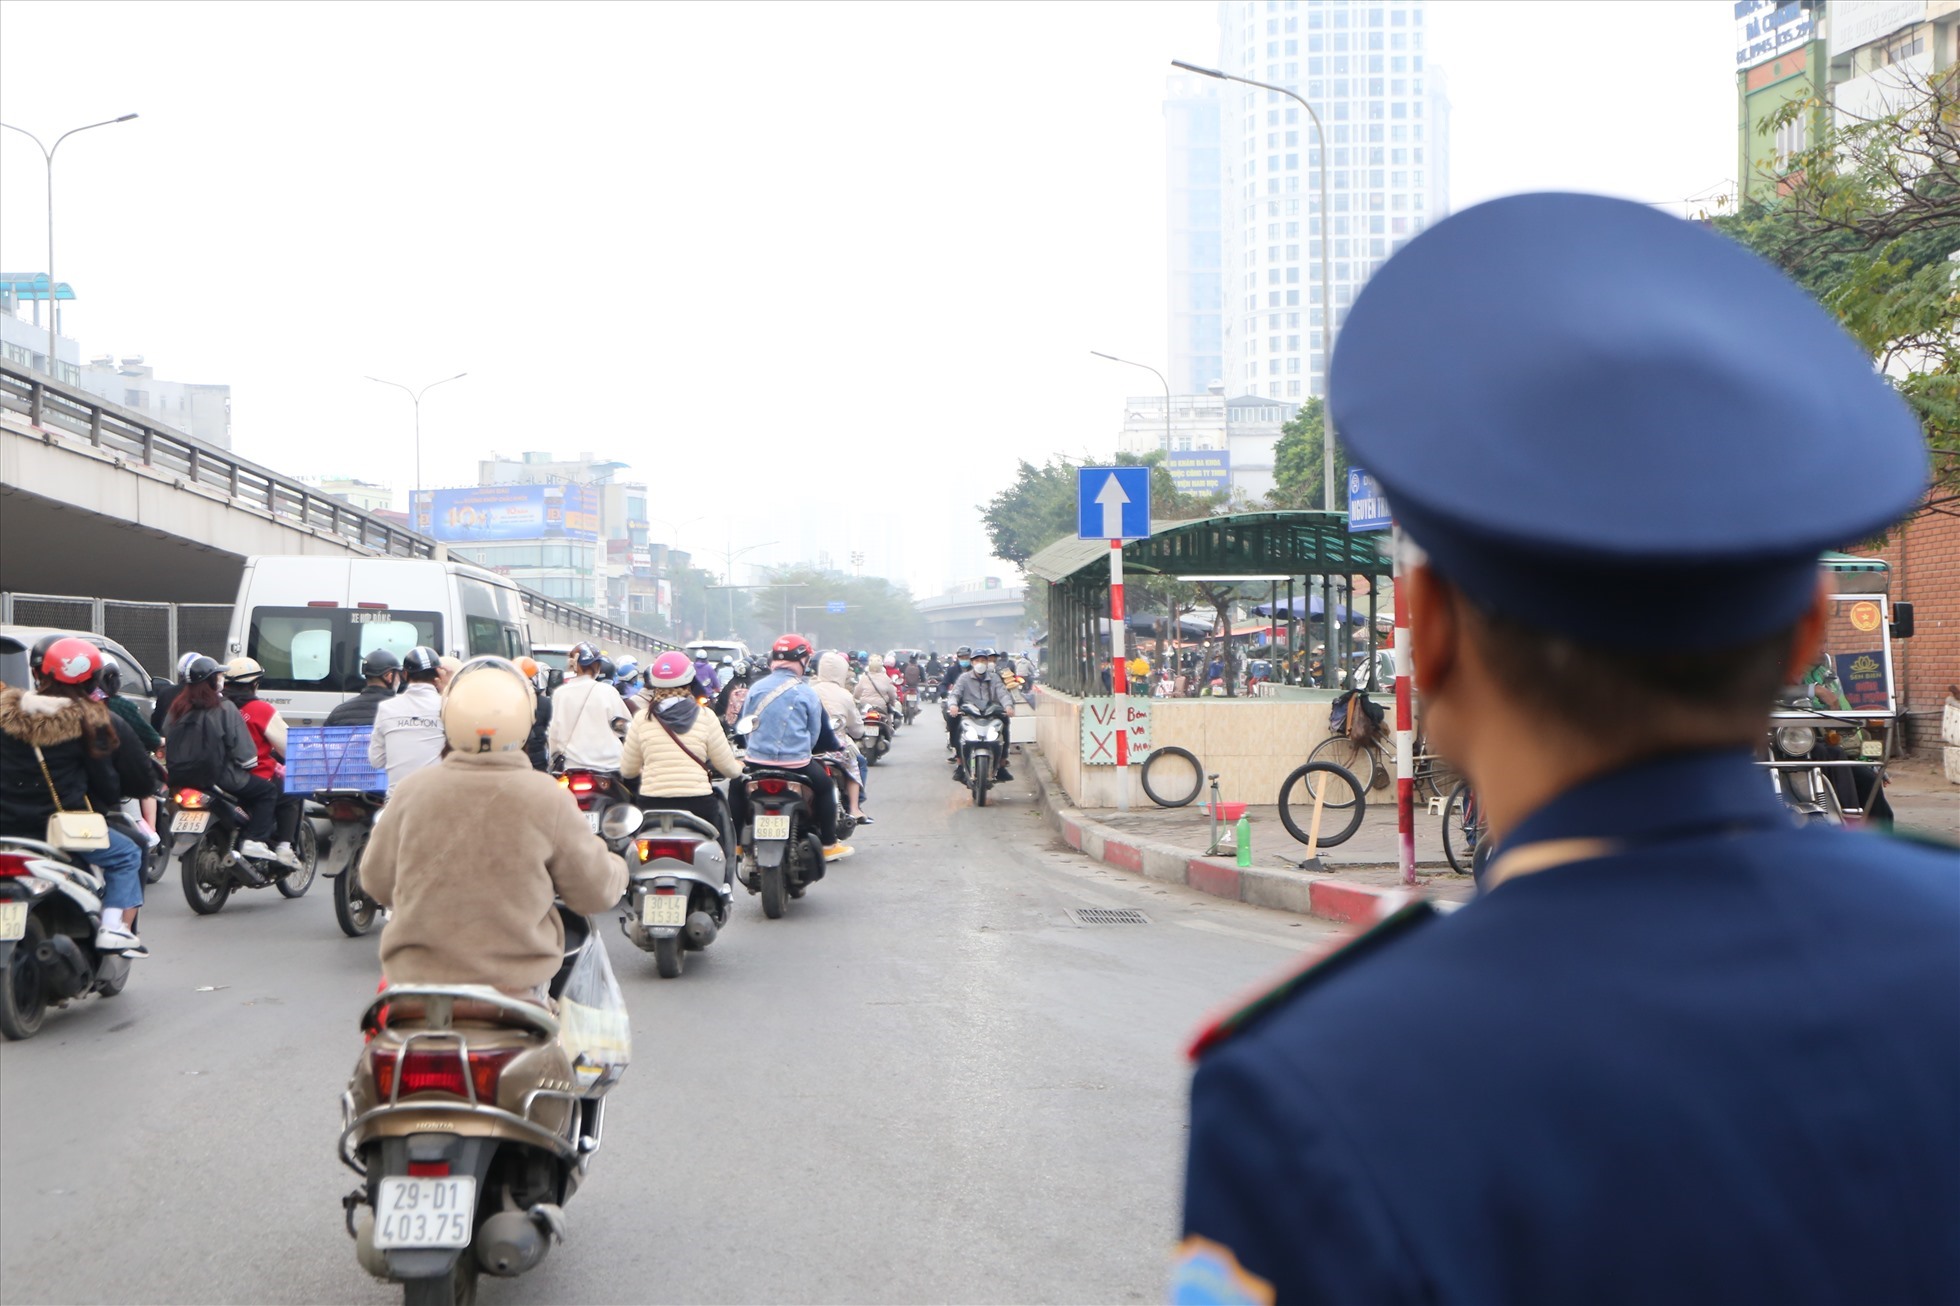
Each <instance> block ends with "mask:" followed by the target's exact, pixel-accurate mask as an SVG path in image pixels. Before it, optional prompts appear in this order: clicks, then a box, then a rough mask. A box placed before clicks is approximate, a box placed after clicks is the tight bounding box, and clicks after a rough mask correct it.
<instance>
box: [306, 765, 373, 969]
mask: <svg viewBox="0 0 1960 1306" xmlns="http://www.w3.org/2000/svg"><path fill="white" fill-rule="evenodd" d="M387 799H388V796H387V795H386V794H382V793H371V792H368V791H366V790H358V789H328V790H322V791H321V792H319V793H316V794H314V795H313V801H315V802H317V803H318V804H319V805H320V807H321V808H322V810H324V811H325V812H326V814H327V820H328V821H329V822H331V824H330V825H329V827H328V833H327V839H326V844H325V846H324V847H322V848H321V850H320V874H322V875H325V876H327V877H328V878H329V879H331V880H332V881H333V915H334V919H335V920H336V921H338V922H339V923H340V931H341V933H343V934H345V935H346V936H347V937H348V938H350V939H358V938H360V937H362V936H363V935H366V934H372V933H373V932H374V928H375V926H377V925H379V924H380V923H381V904H380V903H377V902H376V901H374V899H372V898H370V897H368V896H367V894H366V893H364V892H363V891H362V889H361V854H362V853H363V852H365V851H366V850H367V842H368V836H369V835H370V834H372V833H373V832H374V822H375V820H376V818H378V817H379V816H380V815H381V807H382V804H384V803H385V802H387Z"/></svg>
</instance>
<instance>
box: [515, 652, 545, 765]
mask: <svg viewBox="0 0 1960 1306" xmlns="http://www.w3.org/2000/svg"><path fill="white" fill-rule="evenodd" d="M516 667H517V674H519V675H520V676H523V677H524V679H526V680H528V681H530V682H531V688H532V690H533V691H534V692H535V693H536V695H537V700H538V703H537V708H536V709H535V710H534V711H533V713H532V715H531V733H530V734H529V735H527V736H525V739H524V756H526V757H528V758H530V759H531V769H532V770H534V771H549V770H550V769H551V749H550V748H549V747H548V746H547V745H546V743H545V740H546V739H547V738H548V737H549V736H550V734H551V696H550V695H549V694H547V693H545V692H544V687H545V683H546V680H547V675H546V672H545V669H544V668H543V667H542V666H540V665H538V663H537V662H536V660H534V659H532V658H519V659H517V662H516Z"/></svg>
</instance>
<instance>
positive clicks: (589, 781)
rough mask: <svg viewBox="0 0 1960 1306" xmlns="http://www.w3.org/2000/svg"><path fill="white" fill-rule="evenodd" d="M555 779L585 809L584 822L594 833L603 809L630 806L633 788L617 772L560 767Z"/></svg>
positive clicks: (599, 824)
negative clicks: (609, 772)
mask: <svg viewBox="0 0 1960 1306" xmlns="http://www.w3.org/2000/svg"><path fill="white" fill-rule="evenodd" d="M558 783H559V784H561V785H563V786H564V787H565V788H566V789H568V790H570V791H571V795H572V797H573V798H575V799H577V800H578V809H579V811H581V812H584V813H585V820H586V824H588V825H589V826H591V827H592V833H594V834H597V833H599V831H600V829H601V827H602V825H603V823H604V821H605V818H606V813H607V812H609V811H611V810H612V809H613V808H615V807H632V806H633V791H632V790H630V789H628V788H627V787H626V785H625V784H624V783H623V782H622V781H621V780H620V778H619V777H618V776H616V775H609V774H607V773H606V772H603V771H581V770H570V771H563V772H560V773H559V776H558ZM635 810H638V809H637V808H636V809H635Z"/></svg>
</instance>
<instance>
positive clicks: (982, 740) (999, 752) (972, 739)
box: [959, 703, 1007, 807]
mask: <svg viewBox="0 0 1960 1306" xmlns="http://www.w3.org/2000/svg"><path fill="white" fill-rule="evenodd" d="M959 758H960V761H959V765H960V775H961V777H962V779H963V780H964V781H965V783H966V787H967V788H968V789H970V790H972V791H973V805H974V806H975V807H985V806H986V805H987V790H988V789H989V788H991V787H992V786H993V783H994V777H995V776H997V775H999V774H1000V773H1001V772H1002V771H1004V770H1006V769H1007V714H1006V713H1005V712H1003V711H1002V710H1001V709H1000V708H998V707H985V708H980V707H975V706H973V705H972V704H971V703H969V704H967V705H966V706H965V707H962V708H961V709H960V753H959Z"/></svg>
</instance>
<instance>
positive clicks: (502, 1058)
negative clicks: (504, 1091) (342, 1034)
mask: <svg viewBox="0 0 1960 1306" xmlns="http://www.w3.org/2000/svg"><path fill="white" fill-rule="evenodd" d="M519 1051H521V1049H519V1048H493V1049H490V1050H488V1051H482V1052H471V1053H470V1054H469V1068H470V1080H471V1081H472V1082H473V1083H474V1084H475V1086H476V1098H477V1101H479V1102H495V1101H496V1100H497V1080H498V1079H499V1078H500V1077H501V1076H502V1075H503V1073H504V1066H505V1064H506V1063H508V1062H509V1061H510V1060H511V1058H513V1057H515V1056H516V1055H517V1054H518V1052H519ZM397 1071H399V1072H400V1075H401V1085H402V1086H401V1095H402V1096H403V1097H408V1096H409V1095H411V1094H414V1093H448V1094H450V1095H451V1096H453V1097H468V1096H469V1095H470V1090H469V1086H468V1085H466V1084H465V1083H464V1081H463V1058H462V1057H460V1056H458V1055H457V1054H456V1050H455V1049H454V1048H440V1049H438V1048H411V1049H410V1050H409V1052H408V1054H407V1055H406V1056H402V1055H401V1054H400V1053H399V1052H397V1051H395V1050H394V1049H392V1048H376V1049H375V1052H374V1089H375V1095H376V1096H377V1097H383V1098H388V1097H393V1096H394V1095H395V1076H396V1073H397Z"/></svg>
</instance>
